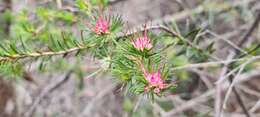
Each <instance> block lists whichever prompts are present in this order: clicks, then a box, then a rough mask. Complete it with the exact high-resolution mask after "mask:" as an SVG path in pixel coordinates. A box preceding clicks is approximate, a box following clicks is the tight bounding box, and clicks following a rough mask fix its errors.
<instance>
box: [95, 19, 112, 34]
mask: <svg viewBox="0 0 260 117" xmlns="http://www.w3.org/2000/svg"><path fill="white" fill-rule="evenodd" d="M91 29H92V31H93V32H94V33H96V34H97V35H102V34H108V33H109V18H108V19H105V18H103V17H101V16H100V17H98V19H97V21H96V22H95V24H94V25H91Z"/></svg>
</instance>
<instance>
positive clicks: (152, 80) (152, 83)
mask: <svg viewBox="0 0 260 117" xmlns="http://www.w3.org/2000/svg"><path fill="white" fill-rule="evenodd" d="M144 76H145V79H146V80H147V81H148V85H147V86H145V88H144V91H145V92H149V91H150V90H151V89H154V90H153V92H154V93H160V91H161V90H162V89H164V88H165V86H166V84H165V83H164V81H163V80H162V78H161V72H160V70H158V71H157V72H151V73H149V72H147V71H144Z"/></svg>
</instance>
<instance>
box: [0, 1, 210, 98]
mask: <svg viewBox="0 0 260 117" xmlns="http://www.w3.org/2000/svg"><path fill="white" fill-rule="evenodd" d="M82 5H83V6H84V4H83V3H82V4H80V5H78V6H80V7H79V11H78V15H77V19H73V18H72V17H76V16H73V15H72V14H69V13H68V14H66V12H64V13H62V14H61V15H57V16H56V15H51V16H52V18H51V19H49V16H46V14H47V13H46V12H48V13H49V12H50V11H48V10H47V11H45V10H44V9H40V10H39V12H40V13H39V14H38V15H39V22H44V23H43V25H42V26H40V29H38V28H37V25H36V23H35V24H33V23H31V22H30V21H29V20H28V21H27V20H26V21H23V23H22V25H21V26H20V25H17V27H18V28H17V29H24V33H23V35H20V36H19V37H20V38H19V39H13V40H11V41H7V42H3V43H1V44H0V63H1V65H0V73H1V74H2V75H3V74H5V75H6V74H17V76H19V75H20V76H22V73H23V72H24V71H25V70H24V68H25V66H24V65H25V63H28V64H31V63H33V61H40V64H39V65H38V66H39V68H40V69H42V68H44V67H45V66H46V64H48V62H52V61H53V60H55V61H58V60H59V59H54V57H55V58H59V57H57V56H60V55H61V56H62V57H60V58H62V59H65V58H66V57H67V56H68V55H75V56H74V57H79V56H84V55H85V53H86V52H89V53H91V55H92V56H93V57H94V58H96V59H100V60H103V61H105V64H104V65H103V66H102V69H103V70H106V71H109V72H111V73H112V74H113V76H114V77H115V78H116V79H117V81H118V82H119V83H122V84H123V86H124V87H125V89H126V91H128V92H131V93H134V94H145V95H147V97H151V98H153V97H154V96H155V95H156V96H163V95H165V94H166V92H167V91H169V90H171V89H175V88H176V86H177V84H176V83H175V80H173V78H172V77H173V76H174V73H172V71H171V70H170V68H172V67H174V66H173V65H175V64H174V63H171V62H168V60H169V59H167V57H165V56H163V52H164V50H165V49H167V48H169V47H171V46H176V45H178V46H179V47H180V48H181V49H180V50H178V51H176V55H182V54H183V53H185V52H186V53H188V54H187V55H188V56H187V57H184V58H193V59H194V58H196V57H198V58H204V59H207V57H206V55H207V53H202V51H201V50H200V49H198V48H193V47H191V46H190V45H189V44H190V43H186V41H183V40H184V38H188V37H189V36H190V35H191V36H192V39H194V37H196V34H197V33H198V31H197V30H196V31H193V32H191V33H188V35H185V36H181V34H177V33H176V34H175V33H174V34H173V32H170V30H169V29H168V28H165V27H158V28H156V29H159V30H160V32H164V33H162V35H161V34H154V33H152V31H150V30H151V29H152V28H151V27H149V26H147V25H145V26H144V27H143V28H144V29H143V30H141V29H140V31H137V32H136V33H131V32H130V33H125V34H124V33H122V32H123V31H122V30H123V25H124V23H123V22H122V20H121V18H120V16H110V15H104V13H102V12H93V10H88V12H86V8H87V7H83V6H82ZM41 12H43V13H41ZM51 13H52V12H51ZM49 14H50V13H49ZM54 14H57V12H54ZM64 14H66V15H64ZM23 15H24V14H23ZM65 16H67V17H65ZM64 17H65V18H64ZM55 18H56V20H61V19H64V22H67V23H65V24H66V25H68V27H70V26H71V25H73V22H77V23H79V22H80V24H82V25H80V26H79V28H78V32H80V37H79V36H77V35H75V34H73V33H72V31H70V30H69V31H68V30H67V31H64V30H61V29H62V28H59V30H61V31H60V32H59V33H57V32H55V31H56V30H58V28H57V27H50V25H48V23H50V24H55V21H56V20H53V19H55ZM23 20H24V19H23ZM37 24H39V23H38V22H37ZM19 26H20V27H19ZM68 27H67V28H68ZM48 31H49V32H48ZM45 32H47V33H45ZM54 32H55V33H54ZM127 32H129V31H127ZM25 34H26V35H25ZM46 35H47V36H46ZM169 36H170V38H171V40H174V41H171V43H169V44H163V39H164V38H169ZM36 38H37V39H38V38H39V40H35V39H36ZM41 39H42V40H41ZM195 40H196V39H195ZM210 47H211V45H210ZM198 53H199V54H198ZM194 55H196V56H194ZM182 57H183V56H182ZM57 63H59V62H57ZM53 66H54V64H52V65H50V67H53ZM75 67H76V66H74V67H71V69H74V71H75V73H78V71H76V70H77V69H76V70H75ZM55 69H57V68H55ZM58 69H59V68H58Z"/></svg>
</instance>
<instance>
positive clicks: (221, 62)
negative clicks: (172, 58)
mask: <svg viewBox="0 0 260 117" xmlns="http://www.w3.org/2000/svg"><path fill="white" fill-rule="evenodd" d="M251 59H260V56H253V57H251V58H239V59H232V60H221V61H213V62H204V63H195V64H187V65H183V66H179V67H174V68H172V69H171V70H172V71H175V70H181V69H191V68H204V67H215V66H217V65H225V64H228V63H230V62H239V61H245V60H251ZM238 68H239V67H238ZM238 68H237V69H238ZM235 71H236V70H234V71H233V72H235ZM231 74H232V73H229V74H228V76H229V75H231Z"/></svg>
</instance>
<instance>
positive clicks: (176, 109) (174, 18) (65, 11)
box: [0, 0, 260, 117]
mask: <svg viewBox="0 0 260 117" xmlns="http://www.w3.org/2000/svg"><path fill="white" fill-rule="evenodd" d="M77 2H78V1H77V0H0V43H1V42H4V41H6V40H12V39H17V38H20V37H22V38H23V39H30V41H31V42H34V43H36V44H37V41H39V40H40V41H43V42H47V41H48V40H47V38H49V36H48V34H49V32H52V33H56V34H58V33H59V32H60V31H68V32H74V33H75V34H77V35H78V37H79V30H78V29H79V28H78V27H81V26H80V24H81V23H80V22H78V21H77V18H78V17H81V16H80V14H79V13H77V5H78V3H77ZM86 2H89V1H88V0H86ZM106 5H107V8H108V9H107V10H106V12H108V13H109V14H119V15H121V16H122V19H123V21H124V22H127V23H126V24H127V25H125V27H124V28H125V30H127V29H132V28H134V27H138V26H140V25H142V24H144V23H147V22H148V25H152V24H164V25H167V26H172V24H174V23H176V24H177V27H178V28H179V30H180V32H182V33H188V32H189V31H191V30H194V29H196V28H201V29H203V31H202V32H200V34H199V36H200V38H201V41H200V43H199V44H198V46H200V47H204V45H207V44H209V43H211V42H212V41H214V46H213V48H214V50H215V51H214V53H213V54H212V56H216V57H218V58H220V59H222V60H225V59H227V58H228V57H229V56H230V55H231V53H232V52H231V51H232V50H234V48H235V49H240V50H241V49H242V50H244V51H247V50H250V49H252V48H255V47H257V46H258V44H259V41H260V26H258V25H259V23H256V24H255V25H256V26H255V29H254V31H252V33H251V34H250V36H248V37H247V39H246V41H245V42H244V43H243V47H242V46H239V45H236V44H238V43H239V41H238V40H239V39H241V38H242V37H243V36H244V35H245V34H246V33H247V31H248V29H249V28H250V27H251V26H252V24H253V22H254V21H255V20H256V19H257V16H258V13H257V12H258V11H259V9H260V1H259V0H108V1H107V3H106ZM155 33H156V31H155ZM165 43H167V42H165ZM39 48H41V46H39ZM43 49H44V48H43ZM172 49H173V48H172ZM172 49H171V48H170V49H168V50H167V51H166V54H167V57H169V58H171V59H169V60H170V61H172V62H175V63H177V64H180V65H184V64H186V63H187V61H188V60H187V58H185V57H184V56H178V57H176V58H172ZM259 53H260V49H256V50H255V51H254V53H252V54H253V55H258V54H259ZM32 64H39V63H32ZM57 64H58V65H57ZM75 64H76V65H78V66H79V67H78V69H79V73H77V74H70V72H69V71H68V70H67V68H69V67H70V66H72V65H75ZM104 64H105V63H104V61H103V60H98V59H94V58H93V57H91V55H90V54H86V55H85V56H83V57H81V59H80V60H78V58H74V57H68V58H66V60H63V59H62V60H59V61H58V62H57V61H52V62H51V63H48V66H47V67H46V69H47V70H46V69H45V70H38V68H37V67H36V65H24V66H23V67H24V68H25V69H26V72H25V73H23V75H22V76H23V77H19V78H17V77H14V76H12V75H10V76H9V75H5V74H7V73H5V72H4V71H1V77H2V78H0V117H27V116H28V117H213V116H215V117H220V116H221V114H220V113H222V115H223V116H224V117H247V116H246V115H245V112H244V111H243V107H241V105H240V104H239V101H238V100H237V96H236V95H235V94H234V93H231V94H230V96H229V99H228V100H227V103H226V107H225V108H224V107H222V104H223V100H224V97H225V94H226V92H227V89H228V86H229V85H230V84H229V82H228V81H225V82H223V83H221V85H220V86H219V85H216V83H215V82H216V81H217V80H218V79H219V78H220V77H221V76H223V69H224V67H223V66H218V67H213V68H205V69H200V68H194V69H189V70H183V71H178V72H177V73H176V75H175V76H176V77H178V79H180V80H179V81H178V85H179V86H178V88H177V91H176V92H175V93H173V94H171V95H168V96H165V97H160V98H156V99H155V101H154V102H152V101H150V100H149V99H146V98H144V97H143V96H142V95H140V96H137V95H131V94H126V93H125V91H124V89H122V88H121V87H122V86H121V85H120V84H118V83H116V82H115V80H114V77H113V76H112V75H111V73H109V72H104V71H101V70H100V68H102V67H104V66H105V65H104ZM57 66H63V67H62V69H61V67H57ZM245 69H246V70H244V71H243V72H242V73H240V74H239V76H238V79H242V80H239V81H238V83H236V89H237V92H238V94H239V96H240V101H241V100H242V103H243V104H244V106H245V108H246V110H247V112H248V113H249V114H250V116H251V117H260V86H259V84H260V79H259V78H260V64H259V61H256V62H254V63H252V64H250V65H247V66H246V68H245Z"/></svg>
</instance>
